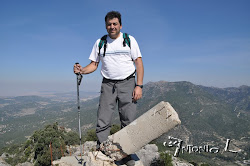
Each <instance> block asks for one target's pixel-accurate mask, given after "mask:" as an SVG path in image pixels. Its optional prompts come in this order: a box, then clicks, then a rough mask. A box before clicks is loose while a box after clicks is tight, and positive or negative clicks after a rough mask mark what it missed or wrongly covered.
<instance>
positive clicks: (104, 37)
mask: <svg viewBox="0 0 250 166" xmlns="http://www.w3.org/2000/svg"><path fill="white" fill-rule="evenodd" d="M107 36H108V35H104V36H103V37H102V38H101V40H100V42H99V44H98V48H99V52H98V56H100V52H101V48H102V46H103V45H104V52H103V57H104V56H105V53H106V48H107Z"/></svg>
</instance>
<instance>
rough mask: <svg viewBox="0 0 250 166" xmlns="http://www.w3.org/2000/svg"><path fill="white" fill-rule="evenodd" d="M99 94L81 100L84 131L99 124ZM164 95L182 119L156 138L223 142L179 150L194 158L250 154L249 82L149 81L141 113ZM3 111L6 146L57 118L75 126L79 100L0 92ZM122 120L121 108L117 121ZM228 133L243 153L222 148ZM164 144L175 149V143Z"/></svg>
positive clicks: (0, 129)
mask: <svg viewBox="0 0 250 166" xmlns="http://www.w3.org/2000/svg"><path fill="white" fill-rule="evenodd" d="M80 95H81V94H80ZM75 98H76V97H75ZM98 100H99V99H98V97H97V98H94V99H91V100H87V101H86V100H85V99H82V101H81V122H82V131H83V133H84V132H85V131H87V129H90V128H94V127H95V124H96V113H97V107H98ZM160 101H167V102H169V103H171V105H172V106H173V107H174V108H175V110H176V111H177V112H178V114H179V117H180V119H181V121H182V125H180V126H179V127H177V128H176V129H174V130H173V131H171V132H170V133H168V135H164V136H162V137H161V138H159V139H158V140H156V141H157V142H158V143H159V144H161V145H162V143H163V142H169V141H170V140H169V139H168V136H172V137H175V138H178V139H181V140H183V146H186V145H196V146H204V145H209V146H213V147H219V149H220V153H217V154H212V153H205V154H199V153H191V154H189V153H187V152H186V153H181V154H180V157H183V158H189V159H190V158H191V159H192V160H193V158H196V159H197V158H198V159H197V160H200V161H204V160H206V161H209V162H210V164H211V163H223V161H225V162H230V163H234V162H236V161H243V160H247V159H249V158H250V154H249V152H250V143H249V142H250V118H249V117H250V87H248V86H241V87H239V88H214V87H204V86H199V85H194V84H192V83H190V82H166V81H160V82H150V83H148V84H146V85H145V86H144V88H143V98H142V99H141V100H140V101H139V102H138V113H137V116H140V115H141V114H143V113H144V112H145V111H147V110H149V109H150V108H152V107H153V106H154V105H156V104H157V103H159V102H160ZM0 117H1V123H0V146H1V147H3V146H5V145H6V144H10V143H17V142H18V141H19V142H21V141H24V140H26V138H25V136H26V137H27V136H30V135H32V133H33V131H34V130H37V129H39V128H41V127H43V126H44V125H46V124H49V123H53V122H55V121H57V122H58V123H59V124H60V125H61V126H65V127H68V128H72V129H73V130H75V131H77V126H78V125H77V123H78V121H77V106H76V101H74V99H73V100H57V99H56V97H55V96H54V97H53V98H48V97H38V96H23V97H13V98H1V99H0ZM118 122H119V118H118V114H117V113H116V115H115V117H114V123H118ZM227 139H230V140H231V142H230V146H229V148H230V149H232V150H234V151H238V152H239V153H237V154H233V153H229V152H225V153H222V152H223V149H224V147H225V143H226V141H227ZM164 148H165V149H166V150H172V151H174V148H169V147H163V149H164ZM211 159H212V160H211Z"/></svg>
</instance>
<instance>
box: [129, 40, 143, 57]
mask: <svg viewBox="0 0 250 166" xmlns="http://www.w3.org/2000/svg"><path fill="white" fill-rule="evenodd" d="M129 38H130V42H131V58H132V59H133V60H136V59H137V58H139V57H142V55H141V51H140V48H139V45H138V43H137V41H136V40H135V38H134V37H133V36H129Z"/></svg>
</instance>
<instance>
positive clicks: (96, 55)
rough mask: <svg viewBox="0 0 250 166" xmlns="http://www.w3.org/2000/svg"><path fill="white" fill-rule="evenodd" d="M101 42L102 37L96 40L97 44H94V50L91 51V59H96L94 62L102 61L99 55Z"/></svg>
mask: <svg viewBox="0 0 250 166" xmlns="http://www.w3.org/2000/svg"><path fill="white" fill-rule="evenodd" d="M99 42H100V39H98V40H97V41H96V42H95V44H94V46H93V48H92V51H91V53H90V56H89V59H90V60H91V61H94V62H99V61H100V58H99V57H98V51H99V50H98V43H99Z"/></svg>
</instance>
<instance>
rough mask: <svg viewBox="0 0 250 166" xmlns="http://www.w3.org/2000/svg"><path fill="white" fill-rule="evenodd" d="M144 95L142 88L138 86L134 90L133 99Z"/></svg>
mask: <svg viewBox="0 0 250 166" xmlns="http://www.w3.org/2000/svg"><path fill="white" fill-rule="evenodd" d="M141 97H142V88H141V87H139V86H136V87H135V89H134V92H133V99H134V100H139V99H140V98H141Z"/></svg>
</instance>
